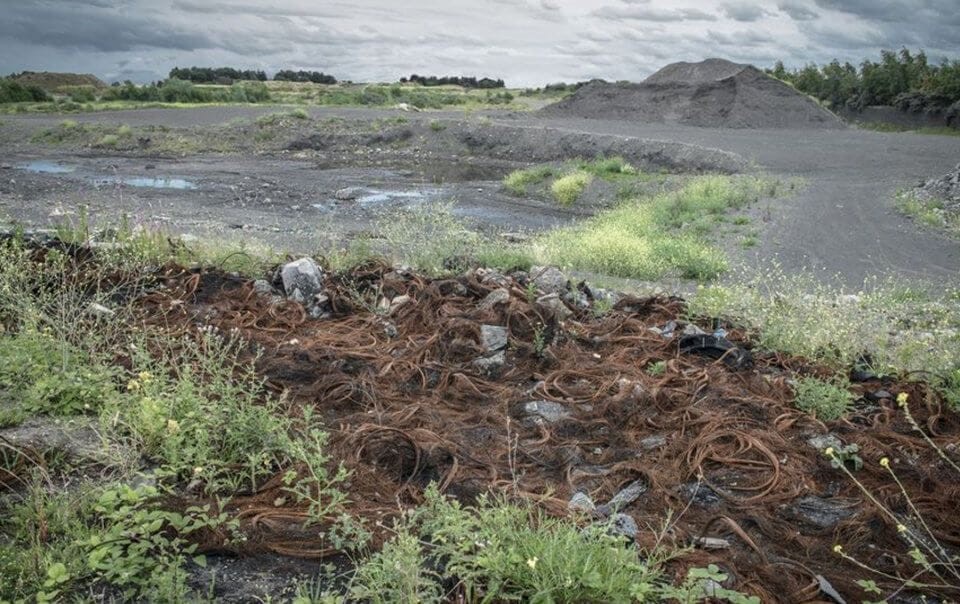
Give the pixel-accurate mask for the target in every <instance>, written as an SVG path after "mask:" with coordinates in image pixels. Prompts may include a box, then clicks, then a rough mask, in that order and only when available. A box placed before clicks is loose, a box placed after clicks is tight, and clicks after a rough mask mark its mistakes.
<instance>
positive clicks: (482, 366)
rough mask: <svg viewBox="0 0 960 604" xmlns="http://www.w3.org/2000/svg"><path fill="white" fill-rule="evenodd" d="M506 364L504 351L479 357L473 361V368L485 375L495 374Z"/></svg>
mask: <svg viewBox="0 0 960 604" xmlns="http://www.w3.org/2000/svg"><path fill="white" fill-rule="evenodd" d="M506 362H507V355H506V353H505V352H504V351H502V350H501V351H499V352H496V353H494V354H492V355H490V356H485V357H480V358H479V359H476V360H475V361H473V366H474V367H476V369H477V371H479V372H480V373H484V374H487V375H492V374H495V373H496V372H498V371H500V369H501V368H502V367H503V366H504V364H505V363H506Z"/></svg>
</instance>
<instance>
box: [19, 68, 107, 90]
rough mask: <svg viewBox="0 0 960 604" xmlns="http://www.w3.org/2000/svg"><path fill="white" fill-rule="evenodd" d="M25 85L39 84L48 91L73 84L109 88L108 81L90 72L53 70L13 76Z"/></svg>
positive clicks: (26, 72)
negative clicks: (57, 71) (59, 71)
mask: <svg viewBox="0 0 960 604" xmlns="http://www.w3.org/2000/svg"><path fill="white" fill-rule="evenodd" d="M13 79H15V80H16V81H18V82H20V83H21V84H23V85H24V86H28V85H30V86H38V87H40V88H43V89H44V90H46V91H47V92H60V91H61V90H62V89H64V88H70V87H73V86H93V87H94V88H107V84H106V82H104V81H103V80H101V79H100V78H98V77H97V76H95V75H92V74H89V73H56V72H52V71H39V72H37V71H24V72H23V73H21V74H18V75H16V76H14V77H13Z"/></svg>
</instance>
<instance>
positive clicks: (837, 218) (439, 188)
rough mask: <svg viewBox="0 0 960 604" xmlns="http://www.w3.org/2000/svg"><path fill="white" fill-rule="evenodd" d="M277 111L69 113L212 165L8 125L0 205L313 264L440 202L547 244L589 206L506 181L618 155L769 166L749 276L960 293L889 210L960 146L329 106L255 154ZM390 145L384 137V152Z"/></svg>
mask: <svg viewBox="0 0 960 604" xmlns="http://www.w3.org/2000/svg"><path fill="white" fill-rule="evenodd" d="M277 111H281V109H277V108H264V107H216V108H198V109H149V110H140V111H120V112H103V113H95V114H84V115H77V116H69V117H70V119H73V120H75V121H76V122H78V123H80V124H88V125H94V126H96V125H102V126H103V127H108V126H113V127H115V126H117V125H120V124H128V125H130V126H132V127H134V128H135V129H137V130H136V131H137V132H139V131H140V130H139V129H144V128H148V129H150V128H152V129H161V130H163V131H165V132H174V133H176V132H178V131H182V132H209V133H210V135H209V136H208V137H207V138H208V140H207V141H205V142H206V143H208V147H209V148H215V149H219V150H221V151H229V152H228V153H223V152H217V153H211V152H207V151H204V150H203V146H201V147H200V151H199V152H198V153H196V154H194V153H192V152H191V151H190V150H189V149H188V152H187V156H186V157H183V156H178V154H177V153H176V152H175V151H176V150H175V148H174V149H173V151H171V148H169V147H161V148H157V145H156V143H155V142H153V143H150V144H153V145H154V147H153V148H151V146H150V144H148V145H147V146H146V147H144V148H140V147H136V148H128V149H121V150H115V149H106V148H90V147H89V146H87V147H83V146H71V145H69V144H49V143H38V142H31V138H32V137H34V136H35V135H37V133H40V132H43V131H44V130H45V129H50V128H56V127H57V124H59V123H60V122H61V121H62V120H63V117H64V116H50V115H43V116H14V117H5V118H4V119H3V120H2V122H0V157H2V161H0V163H2V164H3V165H4V166H5V167H6V168H8V169H6V170H3V171H2V172H0V175H2V176H0V204H2V207H0V209H2V211H3V212H5V213H6V214H8V215H9V217H10V218H14V219H17V220H22V221H26V222H29V223H31V224H41V223H49V222H50V221H53V220H62V217H63V214H64V213H69V212H71V211H76V207H75V206H76V205H77V204H78V203H84V204H89V205H90V208H91V210H92V212H93V213H94V214H101V215H103V214H114V213H118V212H121V211H125V212H129V213H130V214H131V215H132V216H134V217H137V218H139V219H141V220H143V221H145V222H152V223H157V224H161V225H165V226H167V227H168V228H170V229H171V230H174V231H186V232H192V233H194V234H198V235H201V236H202V235H204V234H206V233H210V232H213V233H217V232H228V233H229V232H232V233H235V232H237V231H241V232H243V234H245V235H251V236H258V237H260V238H262V239H265V240H268V241H271V242H274V243H278V244H280V245H281V246H282V247H285V248H288V249H291V250H294V251H313V250H315V249H316V247H317V245H321V244H323V243H324V241H323V240H324V239H331V238H333V239H339V238H341V237H343V236H346V237H349V236H350V235H352V234H355V233H357V232H364V231H365V230H367V229H370V228H371V225H372V224H373V223H374V222H375V221H376V219H377V217H378V216H380V215H382V212H383V211H384V210H387V209H389V208H393V207H397V206H402V205H406V204H410V203H416V202H420V201H423V200H429V199H449V200H453V201H455V203H456V208H457V210H456V211H457V212H458V213H459V214H461V215H465V216H470V217H472V218H475V219H477V220H478V221H479V223H480V224H481V225H482V226H485V228H486V229H487V230H490V231H493V232H497V231H501V232H502V231H509V232H513V231H518V230H519V231H522V230H530V231H536V230H540V229H544V228H549V227H552V226H555V225H557V224H563V223H568V222H570V221H573V220H577V219H578V218H581V217H582V216H583V215H585V214H588V213H589V212H590V211H592V209H593V208H590V207H580V208H576V209H563V208H558V207H557V206H556V205H555V204H553V203H552V202H551V201H550V200H548V199H542V200H537V199H522V200H521V199H517V198H516V197H512V196H510V195H508V194H506V193H505V192H504V191H503V189H502V187H501V186H500V183H499V180H500V178H501V177H502V176H503V175H504V174H506V173H508V172H509V171H510V170H512V169H514V168H516V167H519V166H522V165H526V164H528V163H531V162H538V161H551V160H562V159H567V158H572V157H578V156H580V157H589V156H593V155H597V154H604V153H605V154H615V153H616V154H621V155H625V156H627V157H628V158H629V159H630V160H631V161H633V162H635V163H637V164H639V165H641V166H642V167H644V168H647V169H652V170H666V171H671V172H690V171H694V172H697V171H721V172H728V173H729V172H750V171H759V170H762V171H766V172H768V173H771V174H773V175H778V176H783V177H800V178H802V179H804V181H805V182H806V186H805V187H804V188H803V189H802V190H801V191H800V192H799V193H798V194H795V195H792V196H789V197H786V198H782V199H776V200H769V201H763V202H761V203H760V204H758V205H757V206H755V207H754V208H752V210H751V212H752V214H753V217H754V218H755V224H757V225H759V226H760V227H761V228H760V231H759V233H758V235H759V245H757V246H756V247H754V248H751V249H749V250H740V249H736V248H735V247H733V248H731V251H732V253H733V254H734V260H735V264H740V265H743V266H745V267H747V268H757V267H767V266H769V265H770V264H771V263H773V262H777V263H778V264H779V265H781V266H782V267H783V268H784V270H786V271H787V272H796V271H800V270H813V271H816V272H818V274H821V275H824V276H827V275H829V276H832V275H835V274H836V275H840V277H841V279H842V281H843V282H845V283H846V284H847V285H850V286H853V287H856V286H858V285H860V284H861V283H862V282H863V279H864V278H866V277H869V276H875V275H881V276H882V275H893V276H897V277H903V278H909V279H925V280H930V281H933V282H935V283H938V284H942V283H944V282H947V283H956V282H957V280H958V273H960V271H958V270H957V269H958V268H960V242H957V241H956V240H954V239H950V238H949V237H948V236H946V235H943V234H940V233H937V232H935V231H932V230H929V229H925V228H923V227H921V226H918V225H916V224H915V223H913V222H911V221H910V220H909V219H907V218H905V217H902V216H900V215H899V214H898V213H897V212H896V210H895V209H894V206H893V197H894V195H895V193H896V192H897V190H899V189H901V188H908V187H911V186H914V185H916V184H917V183H918V182H919V181H921V180H924V179H927V178H930V177H931V176H933V175H937V174H942V173H943V172H945V171H947V170H948V169H949V168H951V167H952V166H953V165H955V163H956V158H957V157H960V139H958V138H955V137H946V136H929V135H917V134H909V133H878V132H869V131H861V130H856V129H842V130H831V131H823V130H816V131H815V130H749V131H743V130H731V129H710V128H694V127H683V126H675V125H670V126H667V125H651V124H637V123H632V122H624V121H612V120H594V119H570V118H564V119H550V118H540V117H536V116H534V115H531V114H518V113H497V112H488V113H485V114H471V115H468V114H464V113H462V112H431V113H403V112H398V111H395V110H368V109H327V108H323V109H319V108H315V109H312V110H311V111H310V116H311V118H312V119H310V120H302V121H295V123H293V124H289V125H287V126H286V127H285V128H283V129H281V130H280V131H279V132H278V134H277V138H276V139H275V140H271V141H267V142H266V143H265V144H258V143H256V142H255V138H256V136H257V132H255V131H253V130H251V126H249V124H252V123H254V122H253V120H255V119H256V118H257V117H261V116H264V115H267V114H270V113H276V112H277ZM398 118H400V119H399V120H398ZM244 123H246V124H248V126H246V127H244V126H242V124H244ZM168 129H169V130H168ZM180 129H184V130H180ZM204 129H207V130H204ZM407 132H409V133H410V134H409V136H408V134H407ZM378 133H379V134H380V135H383V136H384V139H383V140H376V136H377V134H378ZM156 136H161V135H156ZM156 136H155V137H154V138H156ZM162 136H169V134H164V135H162ZM395 137H399V138H395ZM37 160H40V161H49V162H59V163H62V164H64V165H66V166H68V167H72V168H73V172H70V173H61V174H32V173H29V172H26V171H24V170H20V169H18V168H19V167H22V166H25V165H27V164H29V163H30V162H33V161H37ZM133 178H149V179H153V178H159V179H171V178H180V179H183V180H187V181H189V182H191V183H193V184H194V185H196V188H195V189H148V188H142V187H135V186H131V185H129V184H117V182H116V181H117V180H123V179H133ZM97 181H100V182H99V183H98V182H97ZM104 181H105V182H104ZM345 187H360V188H361V189H362V190H361V191H360V195H359V198H366V199H367V201H366V202H361V201H360V200H359V199H355V200H337V199H335V193H336V191H338V190H340V189H343V188H345ZM383 193H386V196H384V195H382V194H383ZM391 193H392V195H391Z"/></svg>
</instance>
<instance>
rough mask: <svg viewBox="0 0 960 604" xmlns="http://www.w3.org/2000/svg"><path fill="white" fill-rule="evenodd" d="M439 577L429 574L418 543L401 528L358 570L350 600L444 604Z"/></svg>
mask: <svg viewBox="0 0 960 604" xmlns="http://www.w3.org/2000/svg"><path fill="white" fill-rule="evenodd" d="M443 591H444V590H443V587H442V585H441V582H440V576H439V575H438V574H437V573H435V572H433V571H431V570H429V567H428V565H427V563H426V556H425V555H424V551H423V547H422V545H421V543H420V540H419V539H417V537H415V536H414V535H411V534H410V533H409V532H408V531H407V530H406V529H405V528H401V529H400V530H399V531H398V533H397V535H396V536H395V537H394V538H393V539H391V540H390V541H388V542H387V543H385V544H384V545H383V549H382V550H381V551H380V552H378V553H376V554H374V555H373V556H372V557H371V558H370V559H368V560H366V561H365V562H364V563H363V564H362V565H361V566H360V567H359V568H358V569H357V573H356V576H355V577H354V582H353V585H352V587H351V589H350V596H351V599H356V601H363V602H371V603H372V604H392V603H393V602H424V603H430V602H434V603H437V604H439V603H440V602H443V601H444V600H443V597H442V596H443Z"/></svg>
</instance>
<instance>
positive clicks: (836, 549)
mask: <svg viewBox="0 0 960 604" xmlns="http://www.w3.org/2000/svg"><path fill="white" fill-rule="evenodd" d="M833 553H835V554H842V553H843V546H842V545H840V544H839V543H838V544H836V545H834V546H833Z"/></svg>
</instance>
